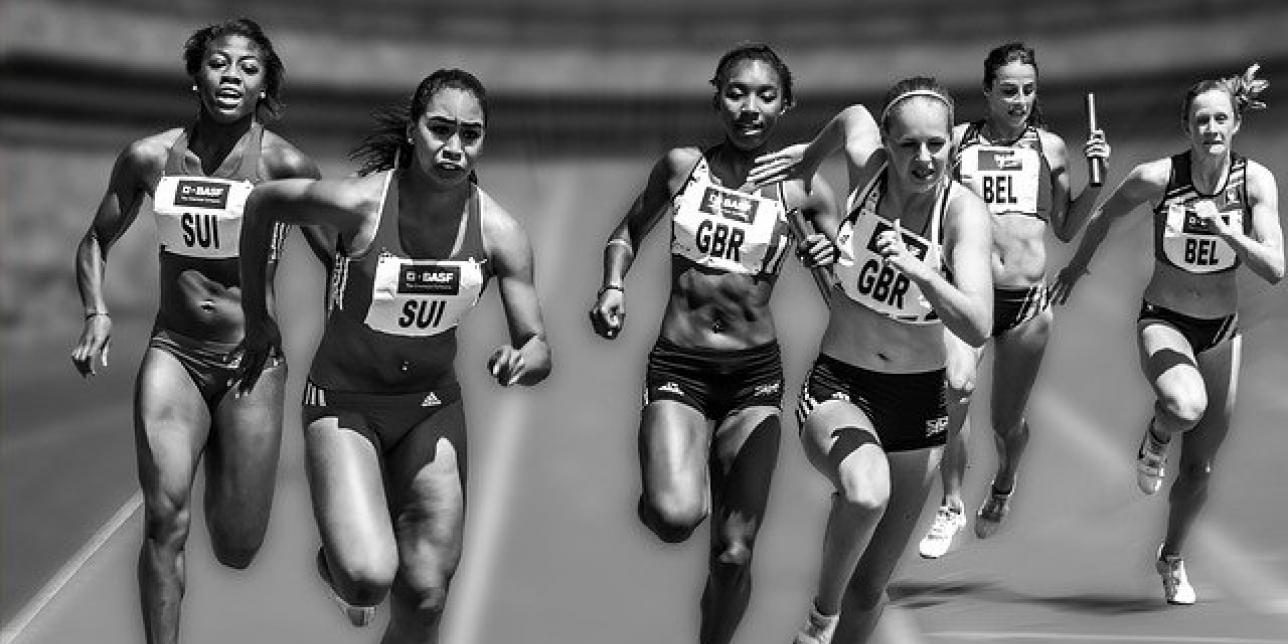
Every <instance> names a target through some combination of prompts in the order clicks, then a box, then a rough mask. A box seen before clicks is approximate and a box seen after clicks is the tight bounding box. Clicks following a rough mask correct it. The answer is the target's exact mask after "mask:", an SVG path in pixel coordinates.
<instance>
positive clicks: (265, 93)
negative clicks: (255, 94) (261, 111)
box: [259, 92, 268, 100]
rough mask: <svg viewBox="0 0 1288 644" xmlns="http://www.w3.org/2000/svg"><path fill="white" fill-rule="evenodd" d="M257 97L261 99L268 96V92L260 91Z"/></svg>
mask: <svg viewBox="0 0 1288 644" xmlns="http://www.w3.org/2000/svg"><path fill="white" fill-rule="evenodd" d="M259 98H260V100H263V99H266V98H268V92H260V93H259Z"/></svg>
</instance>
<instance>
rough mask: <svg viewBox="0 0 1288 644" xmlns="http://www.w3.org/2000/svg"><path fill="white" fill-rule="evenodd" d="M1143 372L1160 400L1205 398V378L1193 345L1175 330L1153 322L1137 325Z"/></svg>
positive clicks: (1164, 323) (1149, 320) (1168, 325)
mask: <svg viewBox="0 0 1288 644" xmlns="http://www.w3.org/2000/svg"><path fill="white" fill-rule="evenodd" d="M1136 329H1137V340H1138V346H1139V349H1140V364H1141V370H1142V371H1143V372H1144V374H1145V378H1146V379H1147V380H1149V384H1150V386H1151V387H1152V388H1153V389H1154V394H1155V396H1157V397H1159V398H1165V399H1172V398H1185V399H1191V398H1192V397H1194V396H1196V395H1203V393H1204V392H1203V390H1204V384H1203V376H1202V374H1201V373H1200V372H1199V368H1198V361H1197V360H1196V359H1195V357H1194V349H1193V347H1191V346H1190V341H1189V340H1187V339H1186V338H1185V336H1184V335H1183V334H1182V333H1181V332H1180V330H1178V329H1177V328H1176V327H1174V326H1172V325H1170V324H1167V323H1166V322H1162V321H1159V320H1154V319H1145V320H1141V321H1140V322H1138V323H1137V325H1136Z"/></svg>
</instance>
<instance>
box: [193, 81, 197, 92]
mask: <svg viewBox="0 0 1288 644" xmlns="http://www.w3.org/2000/svg"><path fill="white" fill-rule="evenodd" d="M192 91H194V92H195V91H197V84H196V83H193V84H192Z"/></svg>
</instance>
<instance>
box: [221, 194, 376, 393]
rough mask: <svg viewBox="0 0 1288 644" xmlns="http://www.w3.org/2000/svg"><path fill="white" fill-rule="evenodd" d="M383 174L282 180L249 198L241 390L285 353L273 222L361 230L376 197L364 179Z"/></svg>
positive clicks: (243, 234) (245, 216)
mask: <svg viewBox="0 0 1288 644" xmlns="http://www.w3.org/2000/svg"><path fill="white" fill-rule="evenodd" d="M380 180H381V179H380V178H379V177H377V178H375V179H373V178H371V177H361V178H356V179H342V180H339V181H319V180H313V179H282V180H279V181H269V182H267V183H263V184H260V185H259V186H257V187H256V188H255V189H254V190H253V191H251V193H250V197H248V198H247V199H246V207H245V210H244V211H243V214H242V229H241V244H240V245H241V287H242V301H241V304H242V314H243V317H244V318H245V324H246V334H245V338H244V339H243V340H242V347H241V349H240V354H241V368H240V371H241V384H240V385H239V389H240V390H241V391H250V390H251V389H252V388H253V387H254V386H255V381H256V380H258V379H259V374H260V372H261V371H262V370H263V367H264V364H265V362H266V361H267V360H268V358H269V356H270V355H271V354H273V353H280V352H281V342H282V340H281V334H280V332H279V331H278V329H277V323H276V322H275V321H274V320H273V318H272V316H271V315H270V314H269V307H268V283H269V279H270V277H271V276H270V274H269V271H268V268H269V254H270V249H271V244H270V240H271V238H272V236H273V229H274V224H276V223H283V224H298V225H321V226H324V227H327V228H331V229H334V230H337V231H339V232H340V233H341V234H346V233H350V234H351V233H352V232H353V231H356V230H358V229H359V228H360V227H361V226H362V224H363V222H364V220H365V219H366V217H367V215H368V213H369V211H370V210H371V208H370V207H369V206H370V204H371V203H374V199H368V198H367V197H366V193H369V192H371V190H370V189H368V188H370V186H367V185H365V183H364V182H369V181H380Z"/></svg>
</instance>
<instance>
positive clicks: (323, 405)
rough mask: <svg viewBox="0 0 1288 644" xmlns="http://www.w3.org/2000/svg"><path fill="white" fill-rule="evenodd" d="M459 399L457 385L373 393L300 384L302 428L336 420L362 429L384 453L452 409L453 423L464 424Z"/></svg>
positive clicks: (308, 383) (309, 381)
mask: <svg viewBox="0 0 1288 644" xmlns="http://www.w3.org/2000/svg"><path fill="white" fill-rule="evenodd" d="M460 400H461V387H460V385H459V384H457V383H452V384H450V385H447V386H445V387H440V388H438V389H434V390H433V391H420V392H415V393H403V394H373V393H360V392H356V391H334V390H330V389H323V388H322V387H319V386H317V385H316V384H314V383H313V381H312V380H308V381H305V383H304V404H303V409H302V412H303V419H304V426H305V427H308V426H309V424H311V423H312V422H313V421H316V420H318V419H319V418H325V417H328V416H331V417H336V418H339V419H340V424H341V426H343V427H347V428H351V429H359V430H366V435H367V436H368V437H369V438H372V439H373V441H374V442H375V443H376V448H377V449H379V450H380V451H381V452H386V451H388V450H389V449H391V448H393V447H394V446H395V445H397V444H398V443H399V442H400V441H401V440H402V439H403V438H405V437H406V436H407V435H408V434H410V433H411V430H413V429H415V428H416V427H417V426H418V425H420V424H421V423H423V422H425V421H426V420H429V419H430V418H431V417H433V416H435V415H436V414H438V413H439V412H440V411H444V410H452V411H451V413H452V414H454V415H455V416H457V417H459V420H457V421H456V422H459V423H462V424H464V422H465V414H464V410H463V406H462V405H461V404H459V403H460ZM440 420H442V421H444V422H450V420H451V419H449V418H443V419H440Z"/></svg>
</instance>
